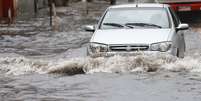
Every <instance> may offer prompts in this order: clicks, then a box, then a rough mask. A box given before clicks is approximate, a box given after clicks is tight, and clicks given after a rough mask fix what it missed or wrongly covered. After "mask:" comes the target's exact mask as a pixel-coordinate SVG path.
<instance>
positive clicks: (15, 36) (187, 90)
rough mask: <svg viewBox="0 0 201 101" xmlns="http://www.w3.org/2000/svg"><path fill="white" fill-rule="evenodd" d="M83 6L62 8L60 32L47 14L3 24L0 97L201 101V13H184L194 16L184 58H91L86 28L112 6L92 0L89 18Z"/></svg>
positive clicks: (8, 100)
mask: <svg viewBox="0 0 201 101" xmlns="http://www.w3.org/2000/svg"><path fill="white" fill-rule="evenodd" d="M80 4H82V3H79V2H78V3H76V4H74V5H72V7H73V6H75V5H78V6H76V9H73V8H72V7H67V8H65V9H64V8H58V15H59V17H60V18H59V23H60V25H61V26H60V27H59V31H58V32H53V31H50V27H49V25H48V24H49V22H48V21H49V19H48V18H46V17H43V16H41V17H40V16H39V17H37V18H33V19H30V20H29V21H22V20H21V19H20V20H18V21H17V24H16V25H15V26H14V25H13V26H12V27H9V28H7V27H6V26H5V25H1V28H0V33H1V36H0V101H122V100H125V101H132V100H136V101H150V100H153V101H161V100H163V101H200V99H201V29H200V28H201V20H200V18H201V14H199V13H200V12H199V13H193V14H192V15H191V14H179V15H180V17H182V18H184V17H185V18H192V19H190V20H189V19H182V21H183V22H188V23H190V26H191V28H190V29H189V30H187V31H185V41H186V47H187V50H186V53H185V54H186V56H185V58H184V59H179V58H176V57H174V56H171V55H167V54H149V55H147V54H143V53H140V54H138V55H137V56H113V57H99V58H90V57H88V56H87V55H86V45H87V43H88V42H89V39H90V37H91V36H92V33H89V32H85V31H84V30H83V26H84V25H87V24H96V23H97V20H98V19H99V17H100V15H101V14H102V12H103V11H104V9H105V8H106V7H107V6H108V5H109V4H108V3H105V2H103V3H102V5H98V4H97V5H96V2H95V3H94V4H89V6H90V7H91V8H93V7H94V6H95V8H96V9H93V10H92V9H90V10H89V11H91V13H89V14H88V15H87V16H86V14H85V11H83V10H81V9H82V8H81V7H79V5H80ZM103 5H104V6H103ZM42 13H43V12H42ZM94 15H95V16H94ZM8 29H9V30H8Z"/></svg>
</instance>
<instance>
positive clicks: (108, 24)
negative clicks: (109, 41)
mask: <svg viewBox="0 0 201 101" xmlns="http://www.w3.org/2000/svg"><path fill="white" fill-rule="evenodd" d="M103 25H107V26H114V27H119V28H125V27H127V28H133V27H132V26H129V25H122V24H118V23H103Z"/></svg>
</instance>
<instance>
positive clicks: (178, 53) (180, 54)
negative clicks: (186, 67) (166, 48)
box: [176, 48, 184, 58]
mask: <svg viewBox="0 0 201 101" xmlns="http://www.w3.org/2000/svg"><path fill="white" fill-rule="evenodd" d="M176 56H177V57H178V58H184V52H181V51H180V49H179V48H177V55H176Z"/></svg>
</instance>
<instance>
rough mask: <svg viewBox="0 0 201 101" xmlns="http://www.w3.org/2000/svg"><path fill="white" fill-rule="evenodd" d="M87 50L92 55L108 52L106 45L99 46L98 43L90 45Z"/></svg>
mask: <svg viewBox="0 0 201 101" xmlns="http://www.w3.org/2000/svg"><path fill="white" fill-rule="evenodd" d="M89 48H90V51H91V52H92V53H100V52H107V51H108V45H104V44H99V43H90V47H89Z"/></svg>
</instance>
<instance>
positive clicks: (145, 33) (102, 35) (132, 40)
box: [91, 29, 171, 44]
mask: <svg viewBox="0 0 201 101" xmlns="http://www.w3.org/2000/svg"><path fill="white" fill-rule="evenodd" d="M170 34H171V29H109V30H97V31H96V32H95V34H94V35H93V37H92V39H91V42H97V43H103V44H151V43H156V42H162V41H168V38H169V37H170Z"/></svg>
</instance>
